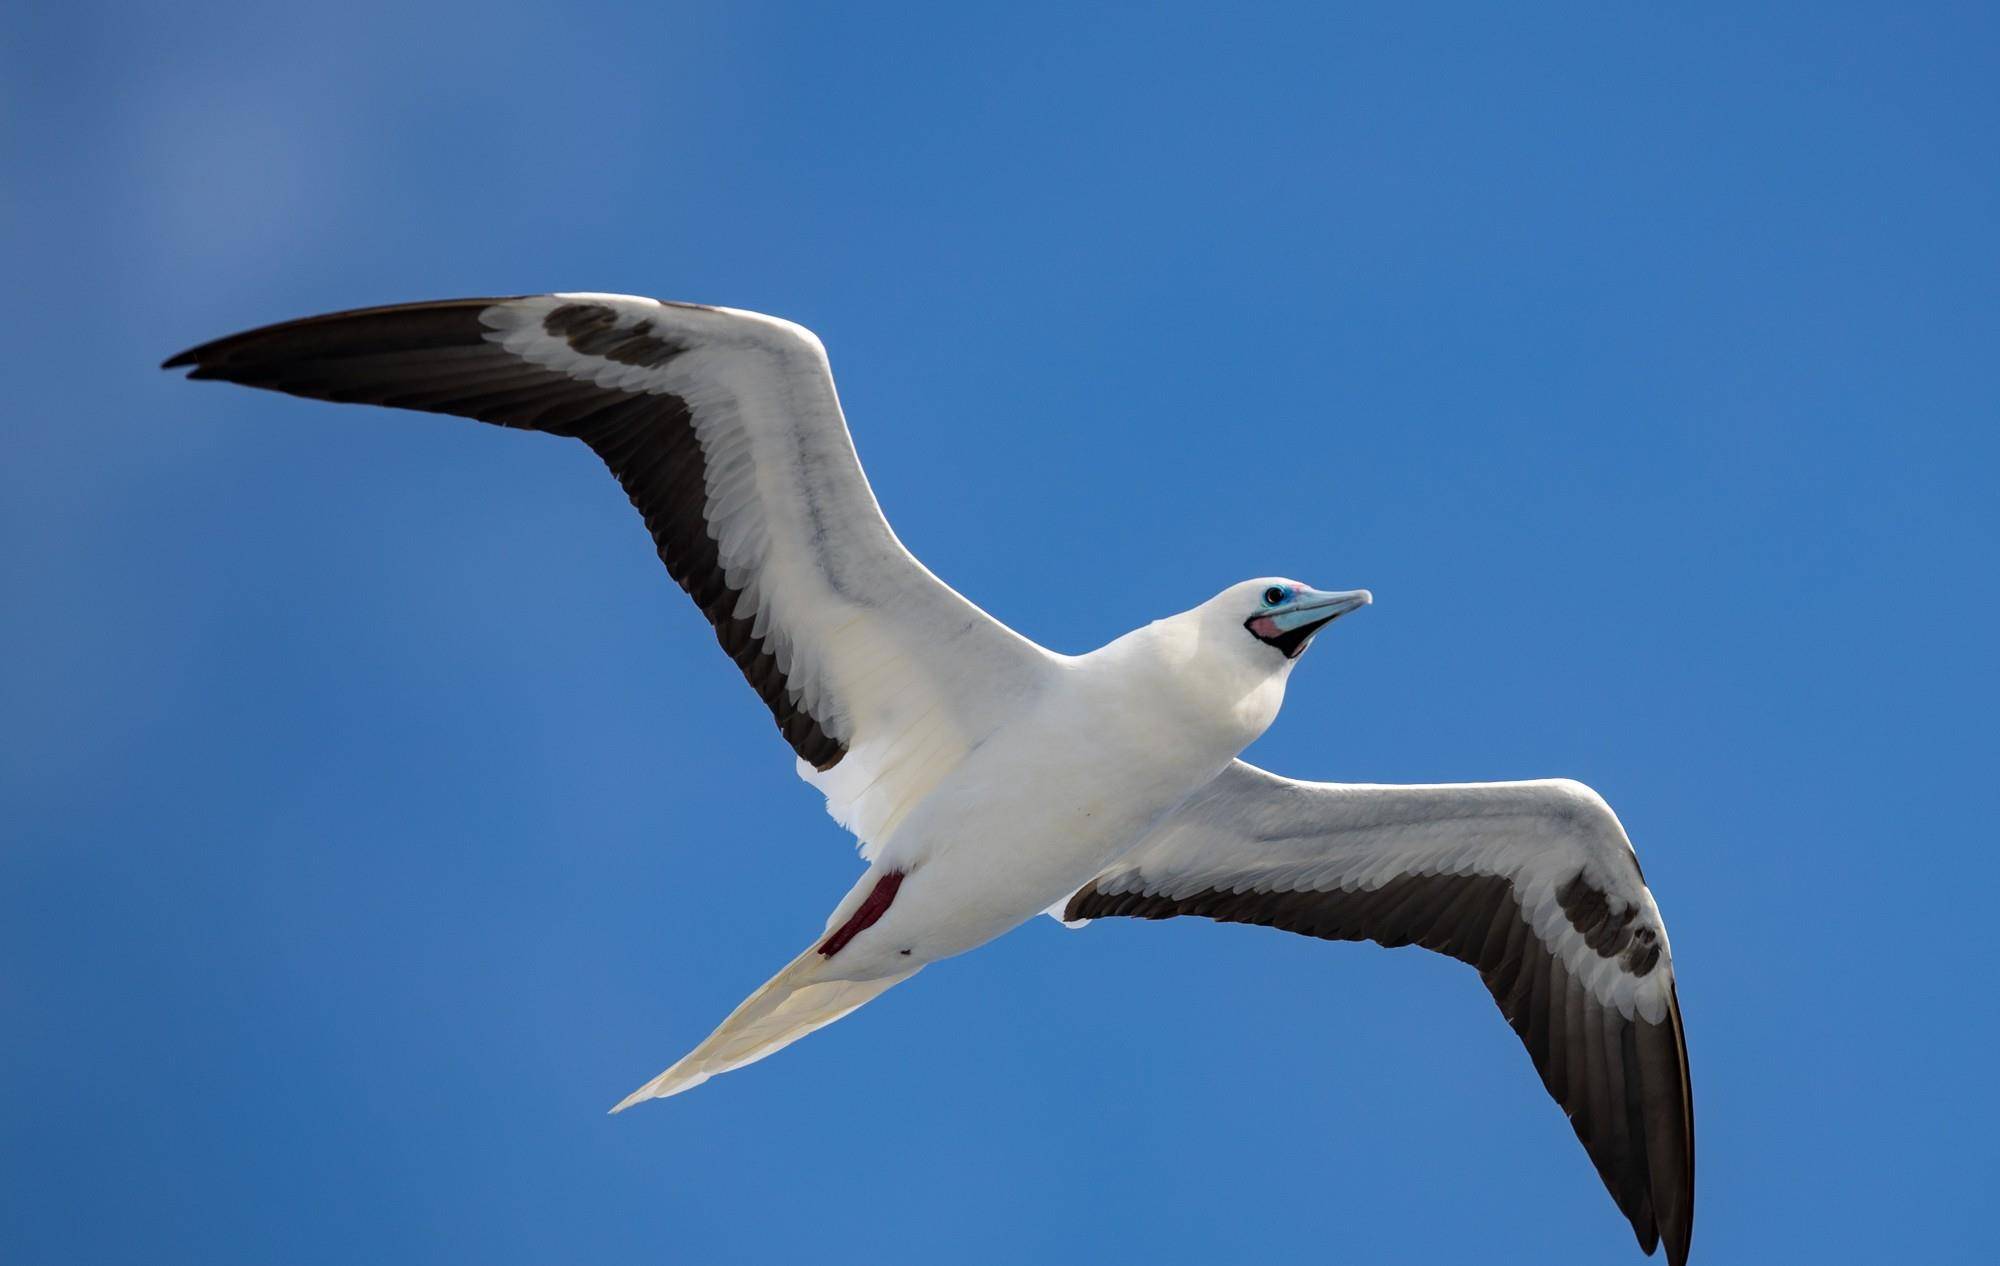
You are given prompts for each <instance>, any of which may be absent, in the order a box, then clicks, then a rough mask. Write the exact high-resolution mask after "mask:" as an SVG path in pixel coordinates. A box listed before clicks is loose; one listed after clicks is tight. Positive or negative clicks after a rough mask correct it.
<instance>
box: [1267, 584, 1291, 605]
mask: <svg viewBox="0 0 2000 1266" xmlns="http://www.w3.org/2000/svg"><path fill="white" fill-rule="evenodd" d="M1290 596H1291V595H1290V594H1288V593H1286V592H1285V590H1284V589H1283V587H1281V586H1279V585H1272V586H1271V587H1270V588H1269V589H1266V590H1265V591H1264V605H1265V606H1267V607H1275V606H1277V605H1278V604H1279V603H1280V602H1283V601H1284V600H1285V599H1286V598H1288V597H1290Z"/></svg>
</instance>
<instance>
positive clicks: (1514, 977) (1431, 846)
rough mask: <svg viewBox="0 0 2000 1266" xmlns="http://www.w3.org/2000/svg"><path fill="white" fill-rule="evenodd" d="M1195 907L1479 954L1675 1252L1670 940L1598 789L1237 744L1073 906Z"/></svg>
mask: <svg viewBox="0 0 2000 1266" xmlns="http://www.w3.org/2000/svg"><path fill="white" fill-rule="evenodd" d="M1114 915H1127V916H1134V917H1138V918H1146V919H1164V918H1171V917H1174V916H1176V915H1198V916H1201V917H1204V918H1210V919H1216V920H1220V921H1223V922H1232V923H1253V924H1261V925H1265V926H1270V927H1277V928H1283V929H1285V930H1287V931H1291V932H1297V933H1301V934H1303V935H1306V936H1315V937H1320V938H1323V939H1326V940H1341V941H1359V940H1367V941H1375V942H1377V943H1378V944H1381V945H1386V946H1399V945H1420V946H1422V947H1424V948H1425V949H1430V950H1435V951H1437V952H1439V953H1442V954H1448V955H1450V956H1451V957H1453V958H1456V959H1458V960H1459V961H1461V962H1464V963H1468V964H1470V965H1471V966H1472V967H1474V968H1476V969H1477V970H1478V972H1479V974H1480V978H1481V980H1483V981H1484V983H1485V985H1486V988H1487V990H1488V991H1489V992H1490V993H1491V994H1492V995H1493V999H1494V1001H1495V1002H1496V1003H1498V1004H1499V1007H1500V1010H1501V1012H1502V1014H1504V1015H1505V1016H1506V1018H1507V1022H1508V1024H1509V1025H1511V1026H1512V1027H1513V1029H1514V1032H1515V1033H1516V1034H1517V1035H1518V1036H1519V1037H1520V1039H1521V1042H1522V1044H1523V1045H1524V1046H1526V1047H1527V1049H1528V1053H1529V1055H1530V1056H1531V1057H1532V1059H1533V1060H1534V1064H1535V1067H1536V1070H1537V1071H1538V1072H1539V1073H1540V1075H1541V1078H1542V1084H1543V1085H1544V1086H1545V1087H1546V1088H1547V1090H1548V1092H1549V1094H1550V1095H1551V1096H1552V1097H1553V1098H1554V1099H1555V1100H1556V1102H1557V1103H1558V1104H1560V1105H1561V1106H1562V1108H1563V1110H1564V1112H1565V1113H1566V1114H1567V1115H1568V1116H1569V1119H1570V1124H1571V1126H1572V1127H1573V1128H1574V1129H1575V1131H1576V1135H1577V1138H1578V1140H1579V1141H1581V1142H1582V1144H1583V1146H1584V1150H1585V1151H1586V1152H1587V1153H1588V1154H1589V1156H1590V1159H1591V1161H1592V1163H1593V1164H1594V1165H1595V1166H1596V1167H1597V1171H1598V1175H1599V1176H1600V1177H1601V1178H1602V1179H1603V1180H1604V1185H1605V1188H1606V1189H1607V1190H1608V1191H1609V1192H1610V1193H1611V1196H1612V1199H1613V1200H1615V1201H1616V1202H1617V1204H1618V1207H1619V1209H1620V1211H1621V1212H1623V1213H1624V1214H1625V1216H1626V1218H1627V1219H1628V1220H1629V1221H1630V1222H1631V1224H1632V1229H1633V1233H1634V1234H1635V1235H1636V1236H1637V1237H1638V1240H1639V1243H1640V1246H1641V1247H1642V1248H1644V1249H1645V1251H1647V1252H1648V1253H1650V1252H1652V1251H1653V1250H1654V1248H1655V1246H1656V1245H1657V1244H1658V1243H1659V1242H1661V1241H1662V1240H1664V1241H1665V1243H1666V1246H1667V1258H1668V1261H1669V1262H1671V1263H1673V1266H1681V1263H1683V1262H1685V1261H1686V1259H1687V1252H1688V1244H1689V1241H1690V1239H1691V1238H1692V1236H1693V1230H1694V1100H1693V1095H1692V1092H1691V1091H1690V1089H1689V1081H1688V1063H1687V1044H1686V1040H1685V1038H1684V1036H1683V1033H1682V1029H1681V1017H1680V1003H1679V999H1678V997H1677V996H1676V992H1675V989H1674V978H1673V957H1672V952H1671V950H1670V948H1669V947H1668V943H1667V934H1666V927H1665V925H1664V924H1663V923H1662V922H1661V920H1660V914H1659V909H1658V907H1657V906H1656V905H1655V904H1654V902H1653V898H1652V894H1651V893H1650V892H1649V891H1648V890H1647V888H1646V885H1645V881H1644V879H1643V878H1642V877H1641V875H1640V873H1639V865H1638V859H1637V858H1636V857H1635V856H1634V855H1633V853H1632V848H1631V845H1630V843H1629V842H1628V841H1627V840H1626V838H1625V833H1624V830H1623V828H1622V827H1620V826H1619V824H1618V820H1617V818H1616V817H1615V816H1614V815H1613V814H1612V812H1611V810H1610V808H1609V807H1608V806H1606V805H1605V804H1604V802H1603V801H1602V800H1601V799H1599V798H1598V796H1597V795H1596V793H1594V792H1592V791H1590V789H1589V788H1587V787H1583V786H1582V785H1580V784H1577V783H1572V782H1567V781H1561V780H1557V781H1549V782H1529V783H1485V784H1465V785H1458V786H1429V787H1424V786H1411V787H1389V786H1364V785H1341V784H1332V783H1304V782H1295V781H1293V780H1291V779H1286V778H1279V777H1277V776H1276V775H1273V774H1269V773H1266V772H1264V771H1263V770H1260V769H1257V768H1255V767H1253V766H1250V765H1246V764H1244V763H1243V762H1241V761H1238V762H1236V763H1235V764H1234V765H1233V766H1232V767H1231V768H1230V769H1228V770H1226V771H1225V772H1224V773H1223V774H1222V775H1221V776H1220V777H1218V778H1217V779H1216V781H1215V783H1214V784H1213V785H1211V786H1210V787H1209V788H1207V789H1205V790H1204V791H1203V792H1201V793H1199V794H1197V795H1196V796H1194V797H1192V798H1191V799H1190V800H1189V802H1188V803H1187V804H1185V805H1184V806H1182V808H1181V809H1179V810H1177V811H1176V812H1175V813H1174V814H1173V815H1172V816H1171V817H1170V818H1169V819H1168V820H1167V821H1166V822H1164V823H1162V824H1161V825H1160V826H1159V827H1158V828H1157V829H1156V830H1155V831H1154V832H1153V834H1152V835H1150V836H1149V837H1147V839H1146V840H1144V841H1142V842H1141V843H1140V844H1139V845H1138V846H1137V847H1136V848H1134V849H1133V850H1132V851H1131V852H1129V853H1127V854H1126V855H1125V856H1123V857H1121V858H1120V859H1119V860H1118V862H1117V863H1116V864H1114V865H1113V866H1112V867H1111V868H1110V869H1109V870H1107V871H1105V872H1104V873H1103V874H1101V875H1099V876H1098V877H1097V878H1096V879H1094V880H1092V881H1091V882H1090V883H1089V884H1088V885H1086V886H1085V887H1084V888H1083V889H1082V890H1081V891H1079V892H1078V893H1077V894H1076V895H1075V896H1073V897H1072V898H1071V899H1070V901H1069V903H1068V905H1067V906H1066V907H1065V909H1064V910H1063V918H1064V919H1065V920H1066V921H1072V922H1073V921H1080V920H1088V919H1096V918H1104V917H1109V916H1114Z"/></svg>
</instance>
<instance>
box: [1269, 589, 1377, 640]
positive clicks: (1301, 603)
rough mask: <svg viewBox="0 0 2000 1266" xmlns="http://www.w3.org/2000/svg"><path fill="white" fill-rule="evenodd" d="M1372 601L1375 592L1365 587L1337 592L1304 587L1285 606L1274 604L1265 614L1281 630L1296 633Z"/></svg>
mask: <svg viewBox="0 0 2000 1266" xmlns="http://www.w3.org/2000/svg"><path fill="white" fill-rule="evenodd" d="M1373 601H1375V595H1374V594H1372V593H1369V592H1368V591H1367V590H1366V589H1343V590H1341V591H1340V592H1338V593H1323V592H1321V591H1320V590H1318V589H1301V590H1299V591H1298V593H1297V594H1296V595H1295V596H1294V597H1293V598H1292V600H1291V601H1290V602H1287V603H1286V604H1285V605H1284V606H1282V607H1273V608H1271V610H1269V611H1268V612H1266V613H1265V618H1266V619H1268V620H1270V621H1271V623H1272V625H1274V626H1275V627H1276V629H1277V631H1278V632H1280V633H1297V632H1299V631H1301V630H1311V629H1317V628H1318V627H1319V626H1320V625H1322V624H1326V623H1329V622H1330V621H1333V620H1338V619H1339V618H1340V617H1341V616H1343V615H1346V614H1347V613H1348V612H1350V611H1359V610H1360V609H1361V608H1363V607H1365V606H1367V605H1368V604H1369V603H1371V602H1373Z"/></svg>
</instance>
